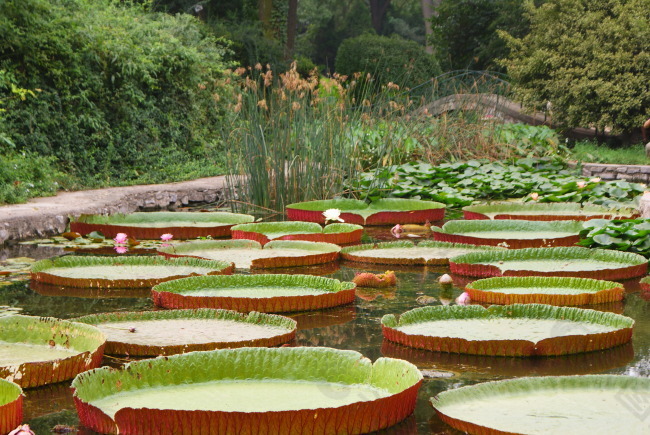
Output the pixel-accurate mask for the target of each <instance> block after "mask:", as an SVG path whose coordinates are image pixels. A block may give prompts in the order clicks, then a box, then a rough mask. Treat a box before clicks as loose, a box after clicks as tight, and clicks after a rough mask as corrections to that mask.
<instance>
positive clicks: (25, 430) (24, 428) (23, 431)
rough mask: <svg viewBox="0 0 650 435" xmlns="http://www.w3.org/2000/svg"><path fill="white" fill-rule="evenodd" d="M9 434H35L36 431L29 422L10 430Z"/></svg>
mask: <svg viewBox="0 0 650 435" xmlns="http://www.w3.org/2000/svg"><path fill="white" fill-rule="evenodd" d="M8 435H35V434H34V431H32V430H31V429H30V428H29V425H28V424H23V425H21V426H18V427H17V428H16V429H14V430H12V431H11V432H9V434H8Z"/></svg>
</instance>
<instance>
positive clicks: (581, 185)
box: [576, 181, 587, 189]
mask: <svg viewBox="0 0 650 435" xmlns="http://www.w3.org/2000/svg"><path fill="white" fill-rule="evenodd" d="M576 184H577V185H578V187H579V188H580V189H583V188H584V187H585V186H586V185H587V182H586V181H578V182H577V183H576Z"/></svg>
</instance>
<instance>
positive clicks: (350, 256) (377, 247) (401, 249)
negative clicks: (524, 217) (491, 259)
mask: <svg viewBox="0 0 650 435" xmlns="http://www.w3.org/2000/svg"><path fill="white" fill-rule="evenodd" d="M498 249H501V248H497V247H488V246H477V245H468V244H462V243H447V242H432V241H424V242H420V243H418V244H417V245H416V244H415V243H413V242H408V241H401V242H383V243H372V244H370V243H369V244H365V245H357V246H348V247H345V248H343V249H341V258H343V259H344V260H348V261H354V262H357V263H367V264H387V265H447V264H449V259H450V258H452V257H456V256H458V255H462V254H467V253H469V252H476V251H486V250H488V251H493V250H498Z"/></svg>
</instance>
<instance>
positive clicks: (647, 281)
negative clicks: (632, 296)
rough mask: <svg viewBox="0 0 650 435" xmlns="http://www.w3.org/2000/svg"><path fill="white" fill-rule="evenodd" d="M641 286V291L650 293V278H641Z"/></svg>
mask: <svg viewBox="0 0 650 435" xmlns="http://www.w3.org/2000/svg"><path fill="white" fill-rule="evenodd" d="M639 284H640V285H641V290H643V291H646V292H650V276H646V277H645V278H641V281H639Z"/></svg>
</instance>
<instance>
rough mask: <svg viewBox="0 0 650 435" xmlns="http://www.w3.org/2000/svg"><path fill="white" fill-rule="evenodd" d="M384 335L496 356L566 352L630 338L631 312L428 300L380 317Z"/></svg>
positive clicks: (603, 346) (409, 343)
mask: <svg viewBox="0 0 650 435" xmlns="http://www.w3.org/2000/svg"><path fill="white" fill-rule="evenodd" d="M381 324H382V331H383V334H384V338H386V339H387V340H390V341H394V342H396V343H399V344H402V345H405V346H410V347H415V348H418V349H426V350H433V351H440V352H450V353H467V354H473V355H492V356H518V357H528V356H538V355H544V356H548V355H566V354H571V353H581V352H591V351H595V350H602V349H607V348H610V347H613V346H618V345H620V344H623V343H627V342H629V341H630V340H631V339H632V327H633V326H634V320H632V319H631V318H629V317H625V316H621V315H618V314H612V313H603V312H601V311H595V310H585V309H580V308H573V307H554V306H551V305H541V304H514V305H507V306H501V305H492V306H491V307H489V308H484V307H482V306H480V305H471V306H461V305H452V306H428V307H422V308H416V309H414V310H411V311H407V312H406V313H404V314H402V315H401V317H400V319H399V321H398V319H397V318H396V317H395V316H394V315H392V314H388V315H386V316H384V317H383V318H382V319H381Z"/></svg>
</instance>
